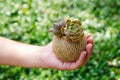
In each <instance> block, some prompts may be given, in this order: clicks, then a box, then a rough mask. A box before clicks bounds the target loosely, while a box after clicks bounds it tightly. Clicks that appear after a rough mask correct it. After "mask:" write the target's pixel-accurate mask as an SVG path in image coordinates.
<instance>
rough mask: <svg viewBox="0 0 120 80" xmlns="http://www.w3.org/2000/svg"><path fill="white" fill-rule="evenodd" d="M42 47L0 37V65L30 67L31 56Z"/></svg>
mask: <svg viewBox="0 0 120 80" xmlns="http://www.w3.org/2000/svg"><path fill="white" fill-rule="evenodd" d="M38 51H40V52H42V47H38V46H32V45H28V44H23V43H19V42H16V41H12V40H9V39H6V38H2V37H0V65H11V66H22V67H30V65H31V64H32V62H30V61H32V60H31V59H32V58H31V57H33V56H34V55H33V54H34V53H37V52H38Z"/></svg>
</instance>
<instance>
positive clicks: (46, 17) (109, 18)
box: [0, 0, 120, 80]
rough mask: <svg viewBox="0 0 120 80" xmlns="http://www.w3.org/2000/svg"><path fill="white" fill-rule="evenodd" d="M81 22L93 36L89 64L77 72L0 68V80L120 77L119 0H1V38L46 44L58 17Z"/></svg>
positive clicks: (67, 79)
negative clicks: (72, 18)
mask: <svg viewBox="0 0 120 80" xmlns="http://www.w3.org/2000/svg"><path fill="white" fill-rule="evenodd" d="M67 16H70V17H75V18H78V19H80V20H81V21H82V26H83V28H84V31H85V33H91V34H92V35H93V37H94V42H95V48H94V52H93V55H92V57H91V59H90V61H89V62H88V63H87V64H86V65H85V66H83V67H81V68H80V69H78V70H71V71H59V70H51V69H35V68H32V69H31V68H21V67H10V66H0V79H1V80H33V79H34V80H117V79H119V78H120V41H119V40H120V0H104V1H103V0H41V1H40V0H0V36H4V37H6V38H9V39H13V40H16V41H20V42H24V43H29V44H34V45H46V44H47V43H49V42H50V41H51V40H52V36H53V35H52V34H51V33H49V32H48V30H49V29H50V27H51V26H52V24H53V22H54V20H56V19H58V18H59V17H67Z"/></svg>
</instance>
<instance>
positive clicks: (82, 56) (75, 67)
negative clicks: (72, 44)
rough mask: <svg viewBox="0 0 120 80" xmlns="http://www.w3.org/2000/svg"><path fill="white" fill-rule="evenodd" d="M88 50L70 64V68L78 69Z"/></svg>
mask: <svg viewBox="0 0 120 80" xmlns="http://www.w3.org/2000/svg"><path fill="white" fill-rule="evenodd" d="M86 54H87V52H85V51H83V52H82V53H81V55H80V57H79V59H78V60H77V61H76V62H73V63H72V64H71V65H70V69H77V68H79V67H80V66H82V65H83V63H84V60H85V57H86Z"/></svg>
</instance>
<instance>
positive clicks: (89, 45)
mask: <svg viewBox="0 0 120 80" xmlns="http://www.w3.org/2000/svg"><path fill="white" fill-rule="evenodd" d="M86 51H87V57H86V60H85V62H84V64H86V63H87V62H88V60H89V59H90V56H91V54H92V51H93V45H92V44H91V43H89V44H88V45H87V46H86Z"/></svg>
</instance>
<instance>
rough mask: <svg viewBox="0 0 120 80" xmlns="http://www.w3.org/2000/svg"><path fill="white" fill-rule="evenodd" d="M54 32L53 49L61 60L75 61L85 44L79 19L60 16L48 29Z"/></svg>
mask: <svg viewBox="0 0 120 80" xmlns="http://www.w3.org/2000/svg"><path fill="white" fill-rule="evenodd" d="M50 31H51V32H52V33H54V35H55V36H54V38H53V44H52V47H53V51H54V53H55V55H56V56H57V57H58V58H59V59H61V60H62V61H75V60H77V59H78V57H79V55H80V53H81V52H82V51H83V50H84V49H85V46H86V44H87V41H86V37H85V34H84V32H83V29H82V27H81V22H80V20H73V19H71V18H65V19H64V18H61V19H59V20H57V21H55V23H54V24H53V27H52V28H51V29H50Z"/></svg>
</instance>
